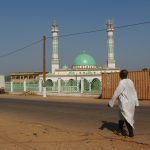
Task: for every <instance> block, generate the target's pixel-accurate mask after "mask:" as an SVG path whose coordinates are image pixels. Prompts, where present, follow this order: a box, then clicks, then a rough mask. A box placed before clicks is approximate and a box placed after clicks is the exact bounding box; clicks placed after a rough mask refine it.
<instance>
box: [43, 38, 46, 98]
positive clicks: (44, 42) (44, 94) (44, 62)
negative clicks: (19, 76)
mask: <svg viewBox="0 0 150 150" xmlns="http://www.w3.org/2000/svg"><path fill="white" fill-rule="evenodd" d="M43 97H46V36H45V35H44V36H43Z"/></svg>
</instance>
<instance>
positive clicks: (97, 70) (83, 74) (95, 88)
mask: <svg viewBox="0 0 150 150" xmlns="http://www.w3.org/2000/svg"><path fill="white" fill-rule="evenodd" d="M106 27H107V28H106V33H107V49H108V50H107V51H108V58H107V66H104V67H98V66H97V64H96V61H95V60H94V58H93V57H92V56H91V55H90V54H88V53H86V52H81V54H79V55H78V56H77V57H76V58H75V59H74V61H73V62H72V67H71V68H69V67H68V66H67V65H64V66H63V67H62V68H60V62H59V51H58V50H59V48H58V42H59V40H58V37H59V36H58V33H59V29H58V25H57V24H56V22H53V24H52V26H51V37H52V38H51V48H52V50H51V72H49V73H47V74H46V85H47V86H46V87H47V91H51V92H52V91H53V92H56V91H57V92H59V93H66V92H79V93H97V94H98V93H99V92H100V90H101V81H102V78H101V74H102V73H108V72H119V69H118V68H116V64H115V63H116V62H115V57H114V37H113V33H114V27H113V23H112V21H108V22H107V24H106ZM40 80H41V82H42V80H43V77H42V76H40ZM41 84H42V83H41Z"/></svg>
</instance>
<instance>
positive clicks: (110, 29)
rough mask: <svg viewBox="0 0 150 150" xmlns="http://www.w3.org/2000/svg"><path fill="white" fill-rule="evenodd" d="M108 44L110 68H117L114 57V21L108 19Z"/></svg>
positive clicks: (108, 63)
mask: <svg viewBox="0 0 150 150" xmlns="http://www.w3.org/2000/svg"><path fill="white" fill-rule="evenodd" d="M106 26H107V44H108V60H107V65H108V68H110V69H115V68H116V66H115V58H114V38H113V31H114V28H113V23H112V21H110V20H109V21H108V22H107V24H106Z"/></svg>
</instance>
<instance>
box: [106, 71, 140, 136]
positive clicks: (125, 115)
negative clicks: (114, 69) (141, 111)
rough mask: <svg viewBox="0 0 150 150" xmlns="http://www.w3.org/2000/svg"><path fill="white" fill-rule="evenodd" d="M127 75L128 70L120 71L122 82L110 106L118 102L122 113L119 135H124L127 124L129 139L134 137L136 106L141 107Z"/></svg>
mask: <svg viewBox="0 0 150 150" xmlns="http://www.w3.org/2000/svg"><path fill="white" fill-rule="evenodd" d="M127 75H128V71H127V70H121V71H120V78H121V80H120V82H119V85H118V87H117V88H116V90H115V92H114V95H113V97H112V99H111V100H110V101H109V103H108V106H109V107H113V106H114V103H115V101H116V100H118V104H119V108H120V111H119V122H118V123H119V127H118V131H117V134H122V135H123V125H124V122H125V123H126V126H127V129H128V132H129V137H133V136H134V133H133V129H134V112H135V106H139V101H138V98H137V93H136V90H135V87H134V84H133V82H132V81H131V80H130V79H127Z"/></svg>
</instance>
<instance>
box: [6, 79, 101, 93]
mask: <svg viewBox="0 0 150 150" xmlns="http://www.w3.org/2000/svg"><path fill="white" fill-rule="evenodd" d="M83 88H84V87H83ZM46 91H47V94H48V95H49V94H51V93H56V94H57V93H65V94H71V93H76V94H81V93H82V94H89V95H90V94H91V95H99V94H100V93H101V90H100V89H99V88H98V89H96V90H95V89H94V90H92V89H91V88H86V87H85V89H83V90H82V89H81V87H79V85H73V86H70V85H64V84H62V85H61V84H60V85H59V84H54V85H53V86H49V85H47V86H46ZM5 92H9V93H21V92H22V93H23V92H28V93H30V92H32V93H33V92H34V93H37V94H42V92H43V90H42V84H41V83H28V82H23V83H13V82H6V83H5Z"/></svg>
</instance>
